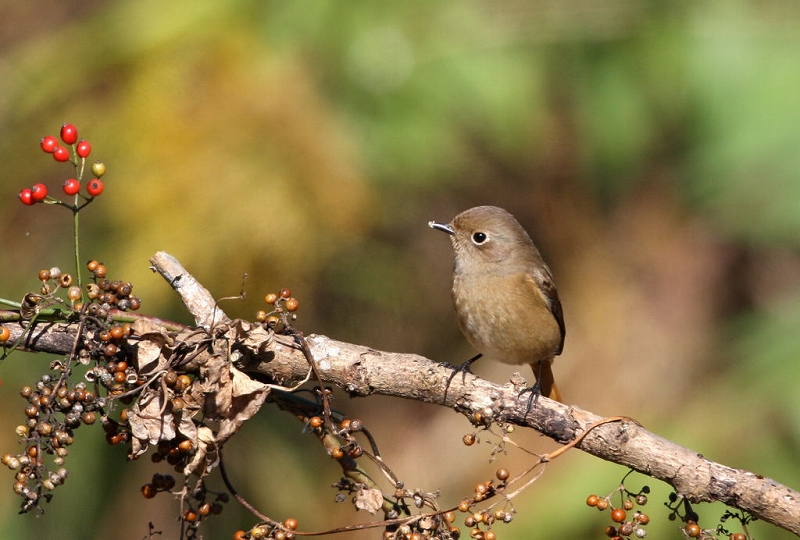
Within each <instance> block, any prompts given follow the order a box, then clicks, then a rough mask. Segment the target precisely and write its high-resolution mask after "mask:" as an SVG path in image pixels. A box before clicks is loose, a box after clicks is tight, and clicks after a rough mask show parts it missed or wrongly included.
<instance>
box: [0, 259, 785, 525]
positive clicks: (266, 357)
mask: <svg viewBox="0 0 800 540" xmlns="http://www.w3.org/2000/svg"><path fill="white" fill-rule="evenodd" d="M161 260H167V261H169V263H170V265H171V270H170V278H169V279H168V281H169V282H170V283H171V284H173V286H174V285H175V284H176V283H181V284H183V283H187V282H189V281H188V280H190V279H191V280H192V281H193V278H191V276H190V275H189V274H188V273H187V272H185V270H183V271H181V269H180V266H179V263H177V261H175V260H174V259H172V258H171V257H169V256H167V255H166V254H157V255H156V256H154V257H153V259H151V262H152V263H153V266H154V269H155V270H156V271H159V272H160V271H161V268H160V261H161ZM176 264H178V267H177V269H176V266H175V265H176ZM176 290H177V291H178V292H179V294H182V295H183V294H186V292H187V291H192V292H191V294H193V295H194V294H200V295H206V294H208V292H207V291H206V290H205V289H204V288H202V287H194V288H191V289H186V288H176ZM184 303H185V304H186V306H187V308H189V309H190V311H191V312H192V315H193V316H194V317H195V319H196V320H197V321H198V322H206V323H207V322H208V321H212V320H213V321H217V322H219V321H225V320H227V317H226V316H225V315H224V313H222V312H221V311H220V310H219V308H218V307H215V303H214V301H213V299H212V298H211V297H210V295H209V296H208V297H207V298H202V299H198V298H195V299H186V298H184ZM192 306H201V307H199V308H196V309H197V311H195V308H193V307H192ZM203 306H204V307H203ZM209 309H210V310H211V311H208V310H209ZM7 313H9V312H6V314H7ZM3 315H4V312H0V319H2V318H3ZM6 326H9V327H10V328H11V329H12V338H11V339H12V340H13V339H16V338H17V337H18V336H20V335H21V334H22V333H23V330H24V325H23V324H12V325H8V324H7V325H6ZM76 331H77V324H72V325H67V324H53V323H39V324H36V325H35V326H34V327H33V328H30V331H29V332H28V334H27V335H26V337H25V339H24V343H25V348H27V349H29V350H36V351H46V352H56V353H60V354H67V353H69V351H70V350H71V348H72V343H73V340H74V339H75V337H74V336H75V332H76ZM68 336H70V337H68ZM307 342H308V344H309V346H310V348H311V352H312V354H313V357H314V359H315V360H316V362H317V366H318V371H319V373H320V375H321V377H322V379H323V382H324V383H325V384H331V385H336V386H338V387H340V388H343V389H344V390H346V391H347V392H349V393H350V394H351V395H356V396H369V395H371V394H384V395H389V396H395V397H403V398H407V399H414V400H419V401H424V402H428V403H435V404H438V405H444V406H446V407H448V408H451V409H454V410H456V411H458V412H461V413H463V414H465V415H466V416H467V417H468V418H469V419H470V421H472V422H473V423H476V424H484V425H488V424H489V423H491V422H493V421H505V422H510V423H513V424H517V425H520V426H525V427H531V428H533V429H535V430H537V431H539V432H540V433H542V434H544V435H546V436H548V437H550V438H552V439H554V440H555V441H558V442H560V443H566V442H569V441H571V440H573V439H575V438H576V437H578V436H579V435H581V434H582V433H584V432H585V431H586V429H587V427H588V426H590V425H591V424H592V423H594V422H596V421H597V420H600V419H601V417H599V416H597V415H594V414H592V413H590V412H587V411H584V410H581V409H579V408H577V407H570V406H567V405H563V404H561V403H558V402H554V401H551V400H549V399H546V398H541V397H540V398H539V400H538V404H537V405H536V406H535V407H533V408H532V410H531V411H530V413H528V414H527V415H526V409H527V402H528V396H527V395H523V396H522V397H520V396H519V391H520V388H521V387H520V386H515V385H513V384H510V383H509V384H506V385H502V386H501V385H497V384H494V383H491V382H489V381H486V380H483V379H481V378H479V377H476V376H475V375H472V374H466V375H464V376H463V377H462V375H461V374H457V375H456V376H455V377H452V380H451V376H452V375H453V368H451V367H448V366H444V365H442V364H439V363H437V362H434V361H432V360H429V359H427V358H424V357H422V356H418V355H414V354H401V353H391V352H384V351H377V350H374V349H371V348H369V347H364V346H361V345H355V344H352V343H345V342H341V341H335V340H333V339H330V338H328V337H326V336H321V335H310V336H308V337H307ZM239 367H240V368H241V369H243V370H244V371H246V372H248V373H253V374H258V376H259V377H260V378H263V377H265V376H266V377H269V378H270V379H272V380H273V381H275V382H277V383H279V384H282V385H285V386H291V385H293V384H294V383H296V382H298V381H301V380H302V379H303V378H305V377H306V375H307V373H308V363H307V361H306V359H305V357H304V356H303V354H302V353H301V352H300V351H299V350H298V348H297V346H296V343H295V341H294V338H292V337H290V336H281V335H279V336H274V339H271V341H270V343H269V344H268V345H267V346H266V347H265V348H264V352H263V353H262V354H258V355H253V356H245V357H243V358H242V359H241V361H240V365H239ZM522 383H523V384H524V381H522ZM577 447H578V448H580V449H581V450H583V451H585V452H587V453H589V454H592V455H594V456H596V457H599V458H601V459H603V460H606V461H610V462H613V463H617V464H620V465H623V466H625V467H629V468H631V469H633V470H636V471H639V472H641V473H643V474H646V475H648V476H651V477H653V478H656V479H658V480H661V481H664V482H666V483H668V484H670V485H672V486H673V487H674V488H675V489H676V491H677V492H678V493H679V494H681V495H683V496H684V497H686V498H687V499H688V500H690V501H692V502H711V501H720V502H723V503H725V504H727V505H729V506H732V507H735V508H739V509H741V510H744V511H747V512H749V513H751V514H753V515H754V516H756V517H758V518H759V519H763V520H765V521H768V522H770V523H773V524H774V525H776V526H778V527H781V528H784V529H787V530H789V531H791V532H793V533H795V534H798V535H800V493H799V492H797V491H795V490H793V489H790V488H789V487H787V486H784V485H781V484H779V483H778V482H775V481H774V480H771V479H769V478H764V477H762V476H759V475H757V474H754V473H752V472H749V471H745V470H741V469H733V468H730V467H726V466H724V465H721V464H719V463H715V462H713V461H710V460H708V459H706V458H705V457H703V456H702V455H700V454H698V453H697V452H694V451H692V450H690V449H688V448H685V447H682V446H680V445H677V444H675V443H672V442H670V441H668V440H665V439H663V438H661V437H659V436H657V435H655V434H653V433H650V432H649V431H647V430H646V429H644V428H643V427H641V426H640V425H638V424H637V423H636V422H634V421H623V422H614V423H608V424H604V425H601V426H599V427H596V428H595V429H593V430H591V432H589V433H588V434H587V435H586V436H585V438H584V439H583V440H582V441H581V442H580V444H579V445H578V446H577Z"/></svg>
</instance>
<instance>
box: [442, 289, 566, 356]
mask: <svg viewBox="0 0 800 540" xmlns="http://www.w3.org/2000/svg"><path fill="white" fill-rule="evenodd" d="M453 303H454V305H455V311H456V315H457V317H458V324H459V327H460V328H461V331H462V332H463V333H464V336H465V337H466V338H467V340H468V341H469V342H470V343H471V344H472V346H473V347H475V348H476V349H477V350H478V351H479V352H481V353H482V354H484V355H485V356H488V357H490V358H493V359H494V360H498V361H500V362H505V363H508V364H527V363H533V362H537V361H539V360H545V359H550V358H552V357H553V356H554V355H555V354H556V352H557V351H558V348H559V345H560V342H561V331H560V328H559V326H558V322H557V321H556V319H555V317H554V315H553V313H552V312H551V311H550V308H549V306H548V304H547V302H546V300H545V299H544V297H543V296H542V294H541V292H540V291H539V290H538V288H537V286H536V284H535V282H534V281H533V280H532V279H530V276H527V275H526V274H511V275H491V274H489V275H486V274H484V275H473V276H470V275H460V276H459V275H457V276H455V278H454V280H453Z"/></svg>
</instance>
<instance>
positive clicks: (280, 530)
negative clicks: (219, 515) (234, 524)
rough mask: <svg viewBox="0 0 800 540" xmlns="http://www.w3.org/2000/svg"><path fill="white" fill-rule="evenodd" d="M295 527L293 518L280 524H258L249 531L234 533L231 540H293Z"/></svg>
mask: <svg viewBox="0 0 800 540" xmlns="http://www.w3.org/2000/svg"><path fill="white" fill-rule="evenodd" d="M297 525H298V523H297V520H296V519H295V518H286V519H284V520H283V522H282V523H272V524H268V523H260V524H258V525H256V526H255V527H253V528H252V529H250V530H249V531H236V532H235V533H234V534H233V540H259V539H270V540H294V538H296V535H295V533H294V531H296V530H297Z"/></svg>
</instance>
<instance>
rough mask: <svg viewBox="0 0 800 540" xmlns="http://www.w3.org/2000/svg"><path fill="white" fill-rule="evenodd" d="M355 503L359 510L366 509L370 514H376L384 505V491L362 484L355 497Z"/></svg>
mask: <svg viewBox="0 0 800 540" xmlns="http://www.w3.org/2000/svg"><path fill="white" fill-rule="evenodd" d="M353 504H355V505H356V508H357V509H359V510H366V511H367V512H369V513H370V514H374V513H375V512H377V511H378V510H380V509H381V507H382V506H383V493H382V492H381V490H379V489H375V488H368V487H366V486H363V485H362V486H361V488H360V489H359V490H358V491H357V492H356V496H355V497H354V498H353Z"/></svg>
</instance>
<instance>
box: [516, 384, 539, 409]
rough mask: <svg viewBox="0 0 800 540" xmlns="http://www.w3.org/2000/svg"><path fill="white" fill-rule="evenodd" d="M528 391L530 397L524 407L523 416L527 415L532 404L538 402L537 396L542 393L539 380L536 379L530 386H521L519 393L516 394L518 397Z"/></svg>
mask: <svg viewBox="0 0 800 540" xmlns="http://www.w3.org/2000/svg"><path fill="white" fill-rule="evenodd" d="M528 393H530V397H528V406H527V407H526V408H525V416H528V413H530V412H531V409H533V406H534V405H536V404H537V403H538V402H539V396H541V395H542V388H541V386H540V385H539V381H536V382H535V383H534V384H533V386H531V387H530V388H523V389H522V390H520V392H519V394H517V397H518V398H520V397H522V395H523V394H528Z"/></svg>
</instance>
